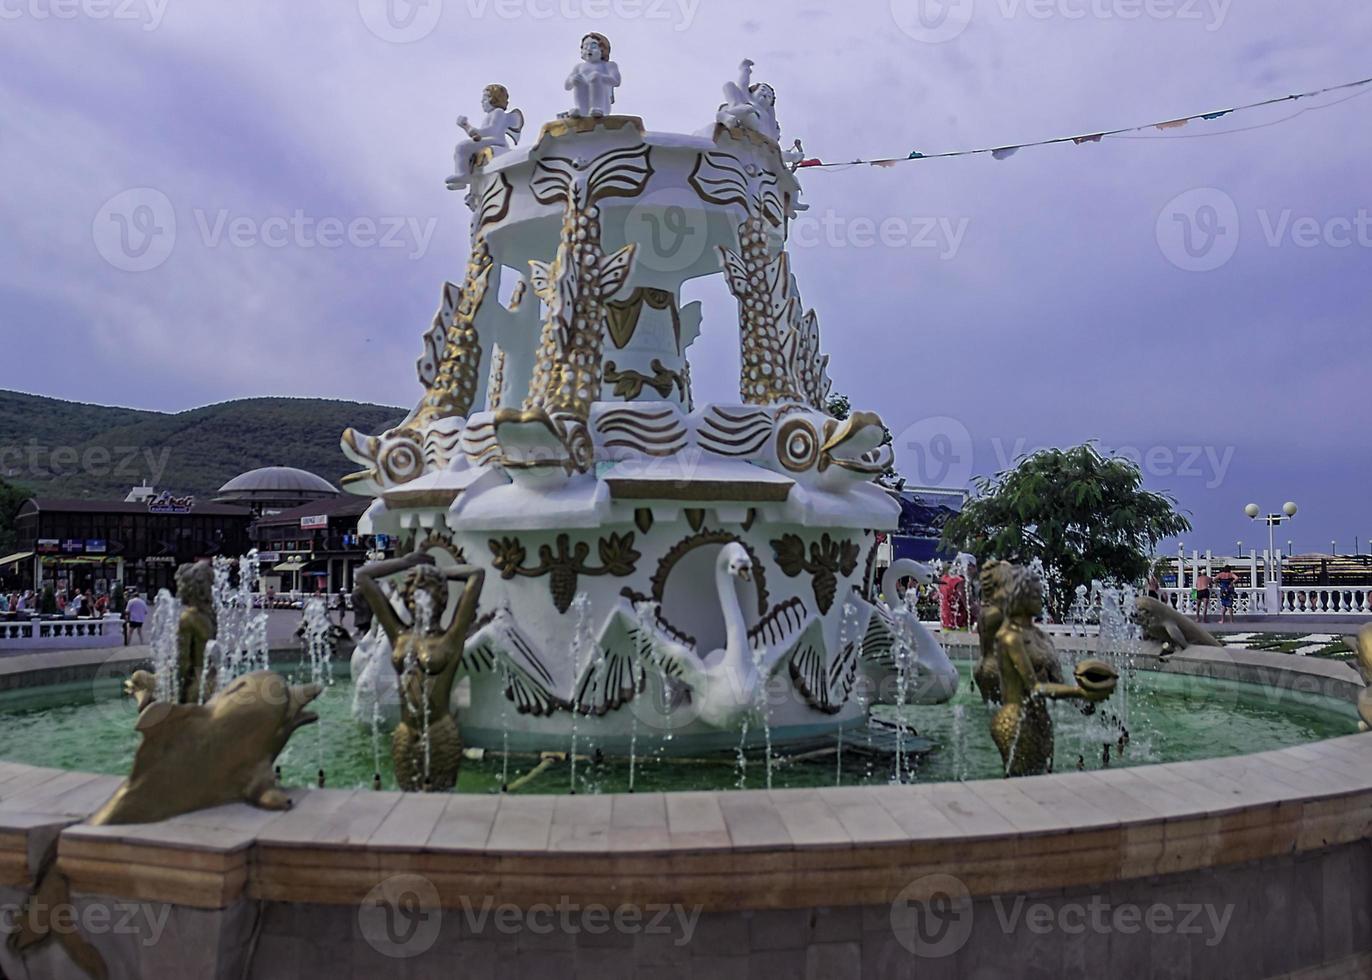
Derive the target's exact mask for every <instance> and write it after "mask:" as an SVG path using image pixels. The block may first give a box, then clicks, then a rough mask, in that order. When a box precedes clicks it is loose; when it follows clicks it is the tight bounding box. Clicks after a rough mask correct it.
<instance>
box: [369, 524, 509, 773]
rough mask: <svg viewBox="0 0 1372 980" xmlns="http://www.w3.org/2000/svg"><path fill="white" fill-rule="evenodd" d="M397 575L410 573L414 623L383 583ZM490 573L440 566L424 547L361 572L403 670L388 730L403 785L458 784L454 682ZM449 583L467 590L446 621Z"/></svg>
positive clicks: (408, 605)
mask: <svg viewBox="0 0 1372 980" xmlns="http://www.w3.org/2000/svg"><path fill="white" fill-rule="evenodd" d="M400 574H404V576H405V578H404V580H403V582H402V584H401V586H400V593H399V598H400V603H401V605H402V606H403V607H404V609H405V612H406V613H407V614H408V617H409V620H410V624H411V625H406V624H405V623H402V622H401V620H400V616H399V615H398V614H397V612H396V609H395V607H394V606H392V605H391V601H390V599H389V598H387V596H386V593H385V592H384V591H383V590H382V588H381V586H380V584H379V583H380V581H381V580H382V579H386V578H389V577H391V576H393V575H400ZM485 577H486V573H485V571H484V570H483V569H480V568H475V567H472V566H470V565H458V566H456V567H454V568H444V569H440V568H439V567H438V566H437V565H436V564H435V563H434V558H433V556H432V555H430V554H428V553H427V552H423V551H417V552H414V553H413V554H410V555H406V556H405V557H403V558H396V559H392V560H390V561H382V562H375V563H373V564H371V565H366V566H364V567H363V568H361V569H360V570H359V571H358V573H357V588H358V590H359V591H360V592H361V593H362V595H363V597H364V598H365V599H366V602H367V605H368V606H369V607H370V608H371V610H372V614H373V615H374V616H375V617H376V619H377V622H379V623H380V624H381V628H382V629H383V630H385V631H386V636H387V637H389V638H390V641H391V651H392V652H391V663H392V666H394V667H395V670H396V673H397V674H398V675H399V686H400V724H399V725H397V726H396V729H395V733H394V734H393V735H392V737H391V757H392V760H393V761H394V763H395V781H396V785H398V786H399V787H400V788H401V789H402V790H409V791H416V790H422V791H423V792H426V793H445V792H448V791H449V790H451V789H452V788H453V787H454V786H456V785H457V776H458V771H459V770H460V769H461V767H462V735H461V733H460V732H459V731H458V727H457V722H456V720H455V719H454V717H453V710H452V704H451V701H452V690H453V682H454V681H455V680H456V678H457V671H458V667H459V666H460V665H461V663H462V653H463V649H464V647H465V645H466V641H467V632H468V631H469V630H470V629H471V626H472V621H473V620H474V619H475V618H476V608H477V603H478V602H479V601H480V599H481V588H482V586H483V584H484V583H485ZM452 582H457V583H459V584H460V585H461V586H462V592H461V595H460V598H459V599H458V604H457V611H456V612H455V613H454V614H453V617H452V621H451V622H450V623H449V624H448V626H447V627H446V628H445V627H444V626H443V625H442V624H443V616H444V613H445V612H446V611H447V608H448V589H449V583H452ZM426 736H427V738H426Z"/></svg>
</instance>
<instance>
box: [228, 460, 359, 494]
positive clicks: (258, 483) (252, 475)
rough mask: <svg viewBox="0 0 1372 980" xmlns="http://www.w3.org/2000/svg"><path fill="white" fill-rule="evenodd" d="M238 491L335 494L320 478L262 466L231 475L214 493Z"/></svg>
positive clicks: (333, 489) (306, 473) (328, 484)
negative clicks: (217, 491)
mask: <svg viewBox="0 0 1372 980" xmlns="http://www.w3.org/2000/svg"><path fill="white" fill-rule="evenodd" d="M241 494H250V495H255V496H261V495H265V494H286V495H288V496H304V497H307V498H308V497H336V496H338V488H337V487H335V486H334V485H333V484H332V483H330V482H329V481H328V480H325V479H323V478H322V477H318V476H315V475H314V474H313V473H310V472H307V471H306V470H298V469H296V468H295V467H293V466H264V467H262V468H261V469H257V470H251V471H249V472H247V473H244V474H242V475H240V476H236V477H234V478H233V479H232V480H230V481H229V482H228V483H226V484H224V485H223V486H222V487H220V488H219V494H218V496H220V497H223V496H238V495H241Z"/></svg>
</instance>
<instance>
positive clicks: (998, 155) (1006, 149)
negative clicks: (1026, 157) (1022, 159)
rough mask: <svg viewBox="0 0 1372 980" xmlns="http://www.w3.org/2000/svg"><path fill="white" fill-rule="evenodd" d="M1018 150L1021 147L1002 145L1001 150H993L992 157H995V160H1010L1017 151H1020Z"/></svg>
mask: <svg viewBox="0 0 1372 980" xmlns="http://www.w3.org/2000/svg"><path fill="white" fill-rule="evenodd" d="M1018 152H1019V147H1018V146H1002V147H1001V148H1000V149H999V150H992V151H991V159H993V160H1009V159H1010V158H1011V157H1012V156H1014V155H1015V154H1016V153H1018Z"/></svg>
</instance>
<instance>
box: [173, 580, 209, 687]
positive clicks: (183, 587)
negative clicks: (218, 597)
mask: <svg viewBox="0 0 1372 980" xmlns="http://www.w3.org/2000/svg"><path fill="white" fill-rule="evenodd" d="M176 597H177V599H179V600H180V602H181V619H180V622H178V623H177V627H176V683H175V689H174V691H173V696H174V697H175V699H176V701H177V702H178V703H179V704H201V703H203V702H204V701H207V700H209V698H210V696H211V695H212V694H214V669H213V666H211V667H210V669H209V670H208V671H207V670H206V665H205V658H206V657H208V656H210V654H211V653H212V648H211V644H212V643H213V642H214V640H215V637H216V636H217V635H218V633H219V623H218V621H217V619H216V617H215V612H214V566H213V565H211V564H210V563H209V562H207V561H201V562H195V563H194V564H190V565H182V566H181V567H180V568H178V569H177V570H176Z"/></svg>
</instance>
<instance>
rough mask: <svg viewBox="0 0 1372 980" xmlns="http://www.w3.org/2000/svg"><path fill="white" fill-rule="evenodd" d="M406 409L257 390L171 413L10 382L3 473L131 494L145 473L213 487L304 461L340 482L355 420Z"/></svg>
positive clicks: (388, 421)
mask: <svg viewBox="0 0 1372 980" xmlns="http://www.w3.org/2000/svg"><path fill="white" fill-rule="evenodd" d="M404 416H405V410H404V409H399V408H388V407H386V406H384V405H369V404H361V403H357V402H345V401H330V400H325V399H315V398H248V399H243V400H241V401H232V402H224V403H223V404H221V405H210V406H207V407H205V408H197V409H193V410H191V411H188V412H178V413H176V414H166V413H162V412H147V411H140V410H137V409H130V408H108V407H105V406H102V405H84V404H80V403H78V402H67V401H61V400H59V399H56V398H43V397H41V396H38V395H27V394H23V393H21V392H16V391H0V480H4V481H8V482H9V483H11V484H15V485H17V486H21V487H24V488H26V489H28V490H31V491H33V492H34V493H41V494H47V495H49V496H64V497H85V498H92V499H115V500H122V499H123V497H124V495H125V494H127V493H128V492H129V488H130V487H132V486H133V485H134V484H136V483H138V482H139V481H140V480H144V479H146V480H148V481H149V482H151V483H154V484H155V485H156V486H157V488H158V489H159V490H173V491H175V492H176V493H178V494H184V493H191V494H195V495H196V496H198V497H209V496H212V495H213V494H214V492H215V491H217V490H218V489H219V488H220V487H221V486H223V485H224V484H225V483H227V482H228V481H229V480H231V479H233V478H234V477H235V476H237V475H238V474H240V473H243V472H245V471H247V470H251V469H256V468H257V467H259V466H296V467H299V468H300V469H303V470H309V471H310V472H311V473H317V474H319V475H320V476H322V477H324V478H325V479H326V480H329V481H331V482H333V483H334V484H335V485H337V483H338V480H339V479H340V478H341V477H343V476H344V475H345V474H347V473H349V472H351V471H353V470H355V469H356V468H357V467H355V466H353V465H352V464H350V463H349V462H348V460H347V459H346V458H344V456H343V454H342V453H341V452H340V451H339V448H338V440H339V436H341V435H342V433H343V430H344V429H345V428H347V427H348V426H356V427H357V428H359V429H362V430H363V431H364V432H380V431H382V430H384V429H386V428H388V427H390V426H392V425H394V424H395V423H396V422H398V421H400V419H402V418H403V417H404Z"/></svg>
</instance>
